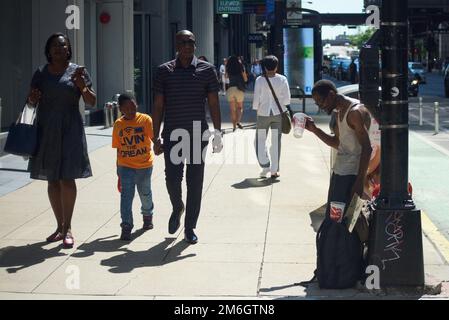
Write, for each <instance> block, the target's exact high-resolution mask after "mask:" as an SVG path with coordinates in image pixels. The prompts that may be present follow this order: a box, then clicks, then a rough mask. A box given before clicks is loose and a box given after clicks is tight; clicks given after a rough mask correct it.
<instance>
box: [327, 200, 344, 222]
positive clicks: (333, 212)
mask: <svg viewBox="0 0 449 320" xmlns="http://www.w3.org/2000/svg"><path fill="white" fill-rule="evenodd" d="M345 206H346V204H345V203H344V202H338V201H332V202H331V205H330V213H329V214H330V218H331V219H332V220H334V221H335V222H338V223H340V222H341V221H342V220H343V213H344V212H345Z"/></svg>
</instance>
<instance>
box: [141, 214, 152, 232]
mask: <svg viewBox="0 0 449 320" xmlns="http://www.w3.org/2000/svg"><path fill="white" fill-rule="evenodd" d="M142 228H143V229H144V230H150V229H153V215H149V216H143V227H142Z"/></svg>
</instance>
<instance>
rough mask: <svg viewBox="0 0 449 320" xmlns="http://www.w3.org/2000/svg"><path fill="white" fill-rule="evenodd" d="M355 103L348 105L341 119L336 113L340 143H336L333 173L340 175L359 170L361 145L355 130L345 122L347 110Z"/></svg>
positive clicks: (354, 173)
mask: <svg viewBox="0 0 449 320" xmlns="http://www.w3.org/2000/svg"><path fill="white" fill-rule="evenodd" d="M356 105H357V103H354V104H351V105H350V106H349V108H348V110H347V111H346V113H345V115H344V117H343V120H342V121H340V114H339V113H337V123H338V133H339V140H340V144H339V145H338V150H337V156H336V157H335V165H334V168H333V169H334V172H335V174H338V175H342V176H346V175H357V174H358V172H359V164H360V155H361V154H362V146H361V145H360V143H359V140H358V139H357V136H356V134H355V131H354V130H353V129H352V128H351V127H350V126H349V125H348V122H347V117H348V113H349V111H350V110H351V109H352V108H353V107H354V106H356Z"/></svg>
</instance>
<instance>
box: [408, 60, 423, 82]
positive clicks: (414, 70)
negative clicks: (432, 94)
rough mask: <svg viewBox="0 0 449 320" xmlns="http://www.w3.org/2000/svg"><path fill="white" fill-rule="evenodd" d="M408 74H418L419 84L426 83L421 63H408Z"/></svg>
mask: <svg viewBox="0 0 449 320" xmlns="http://www.w3.org/2000/svg"><path fill="white" fill-rule="evenodd" d="M408 72H409V73H410V74H412V75H414V76H415V75H416V74H418V75H419V77H420V78H421V83H426V82H427V81H426V74H425V69H424V66H423V65H422V63H421V62H409V63H408Z"/></svg>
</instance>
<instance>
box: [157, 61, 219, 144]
mask: <svg viewBox="0 0 449 320" xmlns="http://www.w3.org/2000/svg"><path fill="white" fill-rule="evenodd" d="M153 90H154V93H155V94H159V95H163V96H164V129H163V132H162V135H163V136H168V135H169V134H170V133H171V131H173V130H174V129H178V128H182V129H186V130H188V131H189V132H191V131H192V127H193V121H201V123H202V129H203V130H206V129H208V125H207V121H206V114H205V103H206V98H207V94H208V93H210V92H218V91H219V84H218V78H217V71H216V70H215V67H214V66H213V65H212V64H210V63H208V62H205V61H202V60H199V59H198V58H197V57H195V56H194V57H193V60H192V63H191V64H190V65H189V66H188V67H187V68H184V67H183V66H182V65H181V62H180V61H179V60H178V59H175V60H172V61H169V62H166V63H164V64H162V65H160V66H159V67H158V69H157V73H156V76H155V79H154V86H153Z"/></svg>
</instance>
